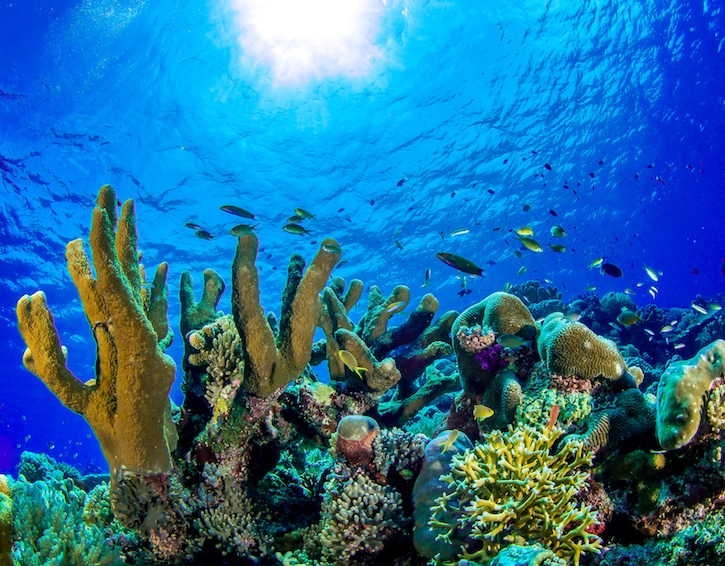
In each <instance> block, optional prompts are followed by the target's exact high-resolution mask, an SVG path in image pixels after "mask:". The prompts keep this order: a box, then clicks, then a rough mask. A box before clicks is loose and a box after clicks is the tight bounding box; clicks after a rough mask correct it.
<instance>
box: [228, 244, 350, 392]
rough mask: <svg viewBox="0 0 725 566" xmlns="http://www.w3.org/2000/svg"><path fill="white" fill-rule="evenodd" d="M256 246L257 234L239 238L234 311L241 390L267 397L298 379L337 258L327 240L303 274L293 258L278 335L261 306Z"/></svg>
mask: <svg viewBox="0 0 725 566" xmlns="http://www.w3.org/2000/svg"><path fill="white" fill-rule="evenodd" d="M258 246H259V241H258V239H257V236H256V235H255V234H247V235H246V236H242V237H241V238H239V242H238V244H237V253H236V255H235V257H234V263H233V264H232V279H233V285H232V289H233V290H232V313H233V315H234V323H235V324H236V327H237V330H238V331H239V336H240V337H241V339H242V343H243V344H244V348H243V351H244V389H245V390H246V391H247V392H249V393H250V394H252V395H256V396H259V397H269V396H270V395H271V394H272V393H274V392H275V391H276V390H277V389H279V388H280V387H283V386H285V385H287V384H288V383H289V382H290V381H292V380H294V379H296V378H297V377H299V376H300V375H301V374H302V372H303V370H304V369H305V366H306V365H307V364H308V362H309V361H310V358H311V350H312V341H313V337H314V334H315V326H316V321H317V316H316V315H317V314H318V312H319V309H320V308H321V305H320V298H319V293H320V292H321V291H322V290H323V288H324V287H325V284H326V283H327V279H328V277H329V276H330V272H331V271H332V268H333V267H335V264H336V263H337V261H338V260H339V259H340V246H339V245H338V244H337V242H335V240H333V239H331V238H327V239H325V240H323V241H322V242H321V243H320V249H319V250H318V252H317V255H315V257H314V259H313V260H312V263H311V264H310V266H309V268H308V269H307V271H304V267H305V262H304V260H303V259H302V257H301V256H299V255H297V254H295V255H293V256H292V258H291V259H290V264H289V268H288V271H287V285H286V286H285V289H284V293H283V295H282V307H281V313H282V315H281V318H280V321H279V332H278V333H277V336H276V337H275V335H274V332H273V331H272V328H271V327H270V325H269V324H268V322H267V319H266V317H265V316H264V310H263V309H262V307H261V306H260V304H259V274H258V273H257V268H256V265H255V262H256V259H257V248H258ZM303 272H304V273H303Z"/></svg>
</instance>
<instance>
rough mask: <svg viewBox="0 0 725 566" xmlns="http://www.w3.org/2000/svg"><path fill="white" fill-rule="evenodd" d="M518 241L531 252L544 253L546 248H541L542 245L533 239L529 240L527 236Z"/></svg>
mask: <svg viewBox="0 0 725 566" xmlns="http://www.w3.org/2000/svg"><path fill="white" fill-rule="evenodd" d="M518 240H519V242H521V245H522V246H524V247H525V248H526V249H527V250H530V251H532V252H543V251H544V248H542V247H541V244H540V243H539V242H537V241H536V240H534V239H533V238H529V237H527V236H519V238H518Z"/></svg>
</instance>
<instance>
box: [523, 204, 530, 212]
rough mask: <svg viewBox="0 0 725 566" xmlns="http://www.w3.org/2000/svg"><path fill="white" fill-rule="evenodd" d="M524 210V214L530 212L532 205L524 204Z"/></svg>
mask: <svg viewBox="0 0 725 566" xmlns="http://www.w3.org/2000/svg"><path fill="white" fill-rule="evenodd" d="M522 210H523V211H524V212H528V211H529V210H531V205H530V204H529V203H528V202H527V203H526V204H524V206H523V208H522Z"/></svg>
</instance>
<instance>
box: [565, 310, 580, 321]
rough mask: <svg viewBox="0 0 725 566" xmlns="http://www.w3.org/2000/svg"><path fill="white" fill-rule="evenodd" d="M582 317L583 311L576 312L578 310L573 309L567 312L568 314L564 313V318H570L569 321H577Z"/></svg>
mask: <svg viewBox="0 0 725 566" xmlns="http://www.w3.org/2000/svg"><path fill="white" fill-rule="evenodd" d="M581 317H582V313H580V312H576V311H571V312H568V313H566V315H564V318H565V319H566V320H568V321H569V322H576V321H577V320H579V319H580V318H581Z"/></svg>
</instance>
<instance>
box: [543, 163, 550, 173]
mask: <svg viewBox="0 0 725 566" xmlns="http://www.w3.org/2000/svg"><path fill="white" fill-rule="evenodd" d="M544 169H546V170H547V171H551V165H549V164H548V163H544Z"/></svg>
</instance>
